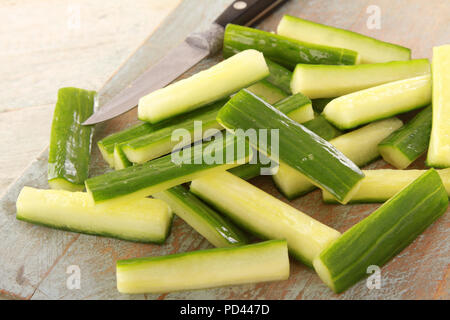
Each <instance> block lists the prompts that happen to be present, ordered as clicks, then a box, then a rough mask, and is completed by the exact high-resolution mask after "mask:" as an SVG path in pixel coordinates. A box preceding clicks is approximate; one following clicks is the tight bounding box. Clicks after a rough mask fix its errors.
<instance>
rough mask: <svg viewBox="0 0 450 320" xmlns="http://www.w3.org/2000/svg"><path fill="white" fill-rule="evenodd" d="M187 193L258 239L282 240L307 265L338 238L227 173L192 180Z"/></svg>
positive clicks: (336, 232) (327, 228)
mask: <svg viewBox="0 0 450 320" xmlns="http://www.w3.org/2000/svg"><path fill="white" fill-rule="evenodd" d="M191 191H192V192H193V193H194V194H196V195H197V196H198V197H200V198H201V199H203V200H204V201H206V202H207V203H209V204H210V205H211V206H213V207H214V208H216V209H217V210H219V211H220V212H222V213H223V214H225V215H226V216H228V217H229V218H230V219H231V220H233V221H234V222H235V223H236V224H237V225H239V226H241V227H242V228H244V229H245V230H247V231H249V232H251V233H253V234H256V235H257V236H259V237H261V238H262V239H286V240H287V243H288V247H289V251H290V253H291V254H293V256H294V257H295V258H296V259H298V260H300V261H302V262H303V263H305V264H306V265H309V266H311V263H312V259H313V258H314V257H315V256H316V255H317V254H319V253H320V251H321V250H323V249H324V248H325V247H326V246H327V245H328V244H330V243H331V242H332V241H334V240H335V239H337V238H338V237H339V235H340V233H339V232H338V231H336V230H334V229H333V228H330V227H328V226H326V225H324V224H322V223H321V222H319V221H317V220H315V219H313V218H311V217H310V216H308V215H307V214H305V213H303V212H301V211H299V210H297V209H295V208H293V207H291V206H290V205H288V204H286V203H284V202H283V201H281V200H278V199H277V198H275V197H273V196H272V195H270V194H268V193H266V192H264V191H262V190H261V189H259V188H257V187H255V186H253V185H252V184H250V183H248V182H247V181H245V180H243V179H241V178H239V177H237V176H235V175H233V174H231V173H230V172H226V171H224V172H221V173H219V174H215V175H208V176H204V177H202V178H199V179H196V180H194V181H192V183H191Z"/></svg>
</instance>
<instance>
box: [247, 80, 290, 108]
mask: <svg viewBox="0 0 450 320" xmlns="http://www.w3.org/2000/svg"><path fill="white" fill-rule="evenodd" d="M247 90H248V91H250V92H252V93H254V94H256V95H257V96H258V97H260V98H261V99H264V101H267V102H268V103H270V104H274V103H275V102H278V101H280V100H282V99H284V98H286V97H287V94H286V93H285V92H284V91H283V90H282V89H280V88H278V87H277V86H275V85H273V84H272V83H270V82H269V81H267V80H261V81H259V82H257V83H255V84H253V85H251V86H250V87H248V88H247Z"/></svg>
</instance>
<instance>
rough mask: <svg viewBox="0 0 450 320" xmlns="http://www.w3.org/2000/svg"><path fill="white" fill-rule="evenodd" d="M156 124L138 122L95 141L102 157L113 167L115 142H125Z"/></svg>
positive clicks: (153, 129)
mask: <svg viewBox="0 0 450 320" xmlns="http://www.w3.org/2000/svg"><path fill="white" fill-rule="evenodd" d="M155 127H156V125H151V124H150V123H147V122H142V123H138V124H136V125H133V126H131V127H129V128H126V129H125V130H122V131H119V132H115V133H113V134H111V135H109V136H107V137H105V138H103V139H102V140H100V141H98V142H97V145H98V148H99V149H100V152H101V154H102V156H103V159H105V161H106V162H107V163H108V164H109V166H110V167H111V168H113V167H114V148H115V146H116V144H120V143H122V142H126V141H129V140H132V139H135V138H137V137H140V136H143V135H146V134H149V133H151V132H153V131H155Z"/></svg>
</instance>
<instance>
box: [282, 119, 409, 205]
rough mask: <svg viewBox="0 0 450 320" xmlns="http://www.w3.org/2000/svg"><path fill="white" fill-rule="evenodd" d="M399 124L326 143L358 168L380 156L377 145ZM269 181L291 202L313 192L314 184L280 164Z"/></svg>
mask: <svg viewBox="0 0 450 320" xmlns="http://www.w3.org/2000/svg"><path fill="white" fill-rule="evenodd" d="M402 124H403V123H402V121H401V120H399V119H397V118H390V119H385V120H380V121H377V122H374V123H371V124H368V125H366V126H364V127H361V128H359V129H357V130H354V131H351V132H348V133H346V134H343V135H340V136H338V137H336V138H334V139H332V140H330V143H331V144H332V145H334V146H335V147H336V149H338V150H339V151H341V152H342V153H343V154H344V155H346V156H347V157H348V158H349V159H350V160H352V161H353V162H354V163H355V164H356V165H357V166H360V167H362V166H365V165H367V164H369V163H370V162H372V161H374V160H375V159H377V158H378V157H379V156H380V153H379V151H378V144H379V143H380V142H381V141H382V140H383V139H385V138H386V137H387V136H389V135H390V134H391V133H392V132H394V131H395V130H397V129H398V128H400V127H401V126H402ZM273 180H274V182H275V185H276V186H277V188H278V189H279V190H280V192H281V193H282V194H283V195H284V196H285V197H286V198H288V199H294V198H296V197H299V196H301V195H303V194H305V193H308V192H310V191H312V190H314V189H315V186H314V184H312V183H311V182H310V181H309V180H308V179H307V178H306V177H305V176H304V175H303V174H301V173H299V172H295V170H293V169H292V168H289V167H288V166H284V165H283V164H280V166H279V168H278V172H277V173H276V174H275V175H274V176H273ZM356 193H357V192H356ZM351 198H352V197H351ZM351 198H350V199H351Z"/></svg>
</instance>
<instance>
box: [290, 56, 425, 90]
mask: <svg viewBox="0 0 450 320" xmlns="http://www.w3.org/2000/svg"><path fill="white" fill-rule="evenodd" d="M427 74H430V63H429V62H428V60H427V59H419V60H408V61H391V62H385V63H374V64H358V65H353V66H343V65H341V66H334V65H312V64H298V65H297V67H296V68H295V70H294V74H293V76H292V82H291V90H292V92H293V93H297V92H301V93H303V94H304V95H306V96H308V97H309V98H310V99H318V98H334V97H339V96H343V95H346V94H349V93H352V92H355V91H359V90H363V89H367V88H370V87H374V86H378V85H381V84H383V83H387V82H392V81H397V80H402V79H407V78H413V77H418V76H423V75H427Z"/></svg>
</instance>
